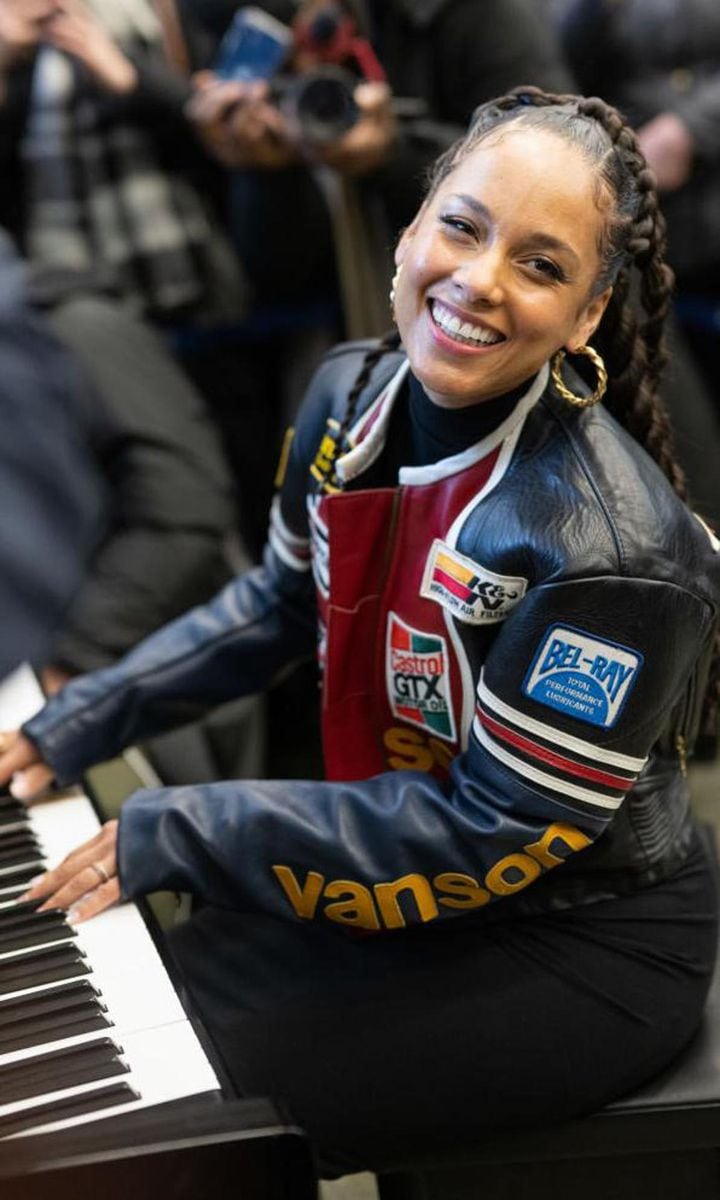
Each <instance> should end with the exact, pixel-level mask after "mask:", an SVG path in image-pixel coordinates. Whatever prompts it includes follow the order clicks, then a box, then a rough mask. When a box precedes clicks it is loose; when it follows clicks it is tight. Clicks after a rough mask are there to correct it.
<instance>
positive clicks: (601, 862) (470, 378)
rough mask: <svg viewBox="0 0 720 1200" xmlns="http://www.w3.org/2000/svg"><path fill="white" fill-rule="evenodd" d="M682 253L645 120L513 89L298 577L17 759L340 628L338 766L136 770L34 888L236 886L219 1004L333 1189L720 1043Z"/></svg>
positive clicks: (340, 376)
mask: <svg viewBox="0 0 720 1200" xmlns="http://www.w3.org/2000/svg"><path fill="white" fill-rule="evenodd" d="M663 241H664V226H663V221H662V217H661V216H660V214H659V212H658V207H657V198H656V196H655V192H654V188H653V181H652V176H651V175H650V174H649V172H648V171H647V170H646V168H645V165H644V162H643V159H642V157H641V155H640V153H639V151H638V148H637V144H636V142H635V139H634V136H633V134H632V132H631V131H630V130H629V129H628V128H627V127H626V126H625V125H624V124H623V122H622V120H621V118H620V117H619V115H618V114H617V113H616V112H615V111H614V110H612V109H610V108H608V107H607V106H605V105H604V104H603V103H602V102H601V101H599V100H585V99H583V98H581V97H571V96H570V97H569V96H552V95H547V94H545V93H541V92H537V91H533V90H531V89H523V90H521V91H519V92H516V93H513V94H511V95H509V96H506V97H503V98H501V99H500V100H498V101H496V102H494V103H492V104H489V105H485V106H483V107H482V108H481V109H479V110H478V112H477V113H476V115H475V119H474V121H473V124H472V126H471V128H470V130H469V132H468V134H467V136H466V137H465V138H464V139H463V140H462V141H461V142H460V143H458V145H456V146H455V147H453V148H452V149H451V150H450V151H449V152H448V154H447V155H446V156H445V157H444V158H442V159H441V160H440V162H439V163H438V166H437V169H436V172H435V175H434V178H433V180H432V181H431V184H430V188H429V192H428V196H427V198H426V200H425V202H424V204H423V206H422V208H421V210H420V212H419V213H418V214H417V217H416V218H415V220H414V221H413V222H412V223H411V225H410V226H409V227H408V229H407V230H406V231H405V233H404V234H403V236H402V238H401V240H400V243H399V245H398V248H397V262H398V275H397V276H396V280H395V286H394V301H393V304H394V313H395V318H396V321H397V330H396V331H393V333H392V334H391V335H389V336H388V337H387V338H385V339H384V340H383V341H381V342H379V343H372V344H362V345H357V344H356V345H350V346H341V347H339V348H338V349H337V350H335V351H334V352H333V353H332V354H330V355H329V356H328V358H327V359H326V361H325V363H324V364H323V366H322V367H321V369H320V371H319V372H318V375H317V377H316V379H315V381H314V383H313V385H312V387H311V389H310V394H309V396H308V398H307V401H306V404H305V406H304V408H303V410H302V413H301V415H300V418H299V421H298V428H297V430H296V432H295V435H294V437H292V438H290V439H289V440H288V443H287V446H288V452H287V455H286V462H285V464H284V467H283V471H282V474H283V476H284V478H283V480H282V483H281V486H280V490H279V493H278V496H277V498H276V501H275V504H274V508H273V516H272V522H271V528H270V533H269V541H268V547H267V551H266V557H265V561H264V565H263V567H262V568H261V569H259V570H257V571H255V572H252V573H251V574H249V575H246V576H244V577H242V578H240V579H238V580H237V581H236V582H235V583H233V584H232V585H231V586H230V587H229V588H228V589H226V590H225V591H224V592H223V593H221V595H220V596H218V597H217V599H216V600H215V601H214V602H213V603H212V604H210V605H208V606H207V607H206V608H204V609H196V610H194V611H193V612H191V613H189V614H187V616H185V617H184V618H182V619H181V620H180V621H178V622H176V623H175V624H174V625H172V626H170V627H168V628H167V629H165V630H164V631H161V632H160V633H159V634H156V635H155V636H154V637H153V638H151V639H149V640H148V641H147V642H146V643H144V644H143V645H141V646H140V647H138V648H137V649H136V650H135V651H134V652H133V653H132V654H131V655H129V656H128V657H127V658H126V659H125V660H124V661H123V662H121V663H120V664H119V665H117V666H116V667H113V668H112V669H110V670H107V671H103V672H98V673H96V674H93V675H89V676H87V677H85V678H84V679H80V680H77V681H75V682H73V683H72V684H70V685H69V686H68V687H67V688H66V689H65V690H64V692H63V693H61V694H60V696H58V697H57V698H55V699H54V700H53V701H51V702H50V703H49V704H48V705H47V707H46V709H45V710H44V711H43V712H42V713H41V714H40V715H39V716H38V717H36V718H34V719H33V720H32V721H30V722H29V723H28V724H27V725H26V726H25V728H24V731H23V733H22V734H20V735H19V736H17V737H16V738H15V740H14V742H13V743H12V744H11V745H10V746H9V748H8V749H7V750H6V751H5V752H4V754H3V755H2V756H0V781H2V779H3V778H9V777H10V776H11V775H12V774H13V772H15V781H14V783H13V789H14V791H15V792H16V793H20V792H21V791H22V792H23V793H24V794H25V795H28V794H30V793H31V792H32V791H33V790H34V789H35V788H36V787H37V785H38V784H39V783H40V782H42V781H43V780H46V779H47V777H48V776H49V775H51V774H53V773H54V774H55V775H56V777H57V778H58V779H59V780H60V782H62V783H64V782H68V781H70V780H72V779H75V778H77V777H78V776H79V775H80V774H81V772H82V771H83V770H84V769H85V767H86V766H88V765H89V764H91V763H92V762H95V761H97V760H98V759H101V758H105V757H108V756H109V755H111V754H113V753H115V752H117V750H118V749H119V748H120V747H121V746H122V745H125V744H127V743H128V742H130V741H133V740H136V739H138V738H140V737H146V736H148V734H150V733H153V732H157V731H159V730H160V729H162V728H167V727H168V726H169V725H171V724H172V723H173V722H176V723H179V722H180V721H182V720H186V719H187V717H188V715H189V713H190V712H191V711H193V712H194V711H196V708H197V707H198V706H201V705H209V704H213V703H218V702H220V701H222V700H225V699H228V698H230V697H232V696H237V695H238V694H240V693H242V692H250V691H254V690H257V689H258V688H260V687H263V686H266V685H267V684H268V683H269V682H270V681H271V679H272V678H273V677H274V676H275V674H276V673H277V672H278V671H279V670H281V669H283V668H285V667H286V666H287V665H288V664H290V663H291V662H292V661H293V660H296V659H297V658H299V657H301V656H302V655H303V654H309V653H311V652H312V651H313V648H314V646H315V645H316V646H317V653H318V657H319V661H320V664H321V667H322V670H323V691H322V708H323V740H324V752H325V764H326V772H327V776H328V779H327V781H326V782H323V783H318V782H310V781H308V782H304V781H290V782H287V781H286V782H274V781H267V780H263V781H255V782H249V781H235V782H226V783H222V784H217V785H213V786H208V787H188V788H177V789H160V790H158V791H154V792H140V793H138V794H137V795H135V796H134V797H132V798H131V800H130V801H129V802H128V803H127V805H126V806H125V808H124V810H123V812H122V814H121V817H120V821H119V825H118V826H117V827H116V826H115V825H113V824H110V825H108V826H106V827H105V830H104V831H103V833H102V834H101V835H100V836H99V837H98V838H97V839H95V841H93V842H91V843H88V844H87V845H85V846H83V847H80V848H79V849H78V850H77V851H76V852H75V853H74V854H73V855H72V856H70V858H69V859H67V860H66V861H65V862H64V863H62V864H60V866H59V867H58V868H57V869H55V870H54V871H52V872H51V873H50V874H48V875H46V876H45V877H43V878H42V879H41V880H39V881H38V882H37V883H36V884H35V885H34V886H33V888H32V889H31V891H30V893H29V895H30V897H31V898H33V899H35V898H38V899H43V898H44V905H45V907H53V906H54V905H57V904H61V905H63V906H67V907H72V909H73V913H74V915H75V917H76V919H78V920H83V919H87V918H88V917H90V916H92V915H93V914H94V913H96V912H99V911H101V910H102V909H103V908H105V907H107V905H108V904H109V903H111V902H113V901H114V900H115V899H117V897H118V896H122V897H130V896H138V895H142V894H143V893H145V892H147V891H151V890H155V889H157V888H171V889H182V890H186V891H190V892H193V893H194V894H195V895H197V896H198V897H200V898H201V899H202V902H203V903H202V907H201V908H200V909H199V910H198V911H197V912H196V913H195V915H194V916H193V918H192V919H191V920H190V921H189V922H188V923H187V925H185V926H184V927H182V928H181V929H179V930H178V931H176V932H175V933H174V934H173V938H172V942H173V948H174V951H175V953H176V955H177V958H178V961H179V962H180V965H181V967H182V969H183V970H184V972H185V975H186V978H187V980H188V983H189V985H190V987H191V990H192V992H193V993H194V996H195V998H196V1000H197V1001H198V1003H199V1005H200V1008H201V1010H202V1012H203V1014H204V1017H205V1020H206V1022H207V1024H208V1025H209V1027H210V1030H211V1032H212V1033H213V1035H214V1036H215V1037H216V1039H217V1040H218V1042H219V1044H220V1046H221V1049H222V1051H223V1053H224V1057H225V1060H226V1062H227V1065H228V1067H229V1069H230V1071H231V1073H232V1075H233V1078H234V1079H235V1081H236V1084H237V1086H238V1088H239V1089H240V1090H241V1091H242V1092H243V1093H245V1094H247V1093H251V1092H257V1093H262V1094H268V1093H269V1094H272V1095H275V1096H278V1097H281V1098H282V1099H283V1100H284V1101H285V1102H286V1104H287V1105H288V1107H289V1108H290V1110H291V1112H292V1113H293V1115H294V1117H295V1119H296V1120H297V1121H298V1123H300V1124H301V1125H303V1126H304V1127H305V1128H306V1129H307V1130H308V1132H309V1134H310V1136H311V1138H312V1140H313V1142H314V1145H315V1148H316V1151H317V1154H318V1161H319V1162H320V1164H321V1166H322V1168H323V1169H324V1170H325V1171H326V1172H328V1173H338V1172H342V1171H345V1170H353V1169H355V1170H357V1169H359V1168H363V1167H364V1168H367V1167H370V1168H374V1169H386V1168H388V1167H391V1166H393V1165H394V1164H397V1163H403V1164H407V1163H408V1162H413V1161H420V1160H421V1159H422V1157H423V1156H424V1155H427V1154H430V1155H432V1154H435V1153H437V1152H439V1151H447V1150H448V1149H452V1147H453V1146H455V1145H460V1144H467V1143H468V1142H470V1141H472V1140H473V1139H476V1138H478V1137H481V1136H482V1135H483V1134H484V1133H486V1132H487V1130H489V1129H495V1128H498V1127H502V1126H508V1125H511V1124H513V1123H514V1122H516V1121H522V1122H523V1123H524V1124H527V1123H528V1122H532V1121H537V1122H539V1121H544V1122H547V1121H549V1120H559V1119H563V1118H567V1117H570V1116H573V1115H577V1114H580V1113H583V1112H586V1111H588V1110H590V1109H592V1108H595V1107H598V1106H600V1105H602V1104H604V1103H606V1102H607V1101H609V1100H611V1099H613V1098H614V1097H617V1096H619V1095H620V1094H621V1093H622V1092H623V1091H625V1090H627V1089H629V1088H632V1087H634V1086H636V1085H637V1084H639V1083H640V1082H642V1081H643V1080H645V1079H647V1078H648V1077H649V1076H651V1075H652V1074H653V1073H655V1072H656V1071H658V1070H660V1069H661V1068H662V1067H663V1066H664V1065H665V1064H667V1063H668V1062H669V1061H670V1059H671V1058H672V1057H673V1056H674V1055H675V1054H676V1053H677V1052H678V1050H679V1049H680V1048H681V1047H682V1046H683V1045H684V1043H685V1042H686V1041H687V1040H688V1038H689V1037H690V1036H691V1035H692V1033H693V1031H694V1030H695V1028H696V1026H697V1023H698V1020H699V1017H700V1013H701V1011H702V1007H703V1003H704V999H705V995H706V991H707V987H708V984H709V980H710V977H711V974H712V969H713V963H714V956H715V947H716V941H717V913H716V905H717V901H716V895H715V888H714V883H713V876H712V869H711V867H710V865H709V864H708V862H707V861H706V859H705V855H704V851H703V849H702V846H701V844H700V841H699V839H698V837H697V832H696V829H695V827H694V824H693V820H692V817H691V815H690V812H689V804H688V791H687V782H686V779H685V764H686V758H687V755H688V753H689V752H690V750H691V747H692V742H693V738H694V736H695V733H696V731H697V728H698V724H699V722H700V719H701V710H702V711H704V719H706V720H708V721H709V720H712V719H714V713H715V707H716V686H715V683H714V681H713V684H712V686H711V687H710V688H708V687H707V682H708V673H709V672H710V670H711V669H712V670H713V672H714V671H715V668H714V667H713V666H712V663H713V662H714V639H715V629H716V625H717V617H718V607H719V605H720V558H719V557H718V554H717V542H715V541H714V539H713V538H712V537H710V536H708V533H707V530H706V529H705V528H704V527H703V525H702V524H701V522H699V521H698V520H697V519H696V518H695V517H694V516H693V515H692V514H691V513H690V512H689V511H688V510H687V508H686V507H685V505H684V503H683V501H682V499H681V494H682V487H683V484H682V477H681V475H680V473H679V472H678V469H677V467H676V466H675V464H674V461H673V458H672V453H671V447H670V438H669V428H668V423H667V418H666V417H665V415H664V413H663V411H662V409H661V408H660V407H659V405H658V402H657V399H656V390H657V382H658V376H659V373H660V368H661V366H662V361H663V350H662V341H661V335H662V323H663V317H664V314H665V311H666V309H667V306H668V302H669V295H670V287H671V276H670V274H669V272H668V270H667V268H666V267H665V265H664V263H663V258H662V252H663ZM636 269H637V273H638V282H639V287H638V291H639V297H640V307H639V310H638V315H637V316H635V315H634V314H633V311H632V310H631V309H630V307H629V306H628V304H627V297H628V293H629V289H630V285H631V277H632V273H633V271H635V270H636ZM591 339H592V342H593V345H588V342H589V341H590V340H591ZM566 354H567V355H569V356H572V355H573V354H577V355H580V359H579V361H581V362H582V363H585V362H588V363H590V364H593V365H594V367H595V372H596V374H595V376H594V379H593V382H592V385H588V383H587V382H585V381H583V379H582V378H581V376H580V374H579V373H577V372H576V371H575V370H573V369H572V368H571V367H570V366H569V364H568V361H567V359H566V358H565V355H566ZM603 396H604V397H605V400H606V403H604V404H602V405H600V404H598V403H597V402H598V401H599V400H600V398H601V397H603ZM653 460H654V461H653ZM713 680H714V675H713ZM706 693H707V700H706V703H705V705H704V708H703V696H704V695H705V694H706ZM274 736H276V737H277V738H282V736H283V730H276V731H274ZM88 889H89V890H88ZM358 934H362V936H358Z"/></svg>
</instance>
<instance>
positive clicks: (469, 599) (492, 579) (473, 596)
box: [420, 538, 528, 625]
mask: <svg viewBox="0 0 720 1200" xmlns="http://www.w3.org/2000/svg"><path fill="white" fill-rule="evenodd" d="M527 583H528V581H527V579H522V578H520V577H515V576H512V575H496V574H495V572H494V571H490V570H489V569H488V568H487V567H481V566H480V565H479V563H476V562H473V561H472V559H470V558H466V557H465V555H464V554H459V553H458V551H457V550H453V549H452V548H451V547H450V546H447V545H446V544H445V542H443V541H441V540H440V539H439V538H436V539H435V541H434V542H433V544H432V548H431V550H430V553H429V555H428V558H427V562H426V564H425V573H424V575H423V581H422V585H421V587H420V595H421V596H425V597H426V598H427V599H428V600H435V601H436V602H437V603H438V604H441V605H442V606H443V608H446V609H447V610H448V612H450V613H452V615H453V616H454V617H457V618H458V620H459V621H465V622H466V623H467V624H468V625H488V624H491V623H492V622H494V621H504V620H505V617H507V616H508V614H509V613H511V612H512V610H513V609H514V608H515V605H516V604H519V603H520V601H521V600H522V598H523V596H524V595H525V592H526V590H527Z"/></svg>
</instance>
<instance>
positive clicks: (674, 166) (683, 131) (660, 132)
mask: <svg viewBox="0 0 720 1200" xmlns="http://www.w3.org/2000/svg"><path fill="white" fill-rule="evenodd" d="M637 137H638V142H639V143H640V149H641V150H642V152H643V154H644V155H645V158H646V160H647V165H648V166H649V168H650V170H651V171H652V172H653V174H654V175H655V178H656V179H657V185H658V188H659V190H660V191H661V192H676V191H677V190H678V188H681V187H682V186H683V184H685V183H687V181H688V179H689V178H690V173H691V171H692V166H693V159H694V157H695V143H694V140H693V136H692V134H691V132H690V130H689V129H688V127H687V125H686V124H685V122H684V121H683V120H682V119H681V118H680V117H678V116H677V115H676V114H675V113H672V112H663V113H659V114H658V116H657V117H653V119H652V121H648V122H647V124H645V125H643V126H642V128H641V129H639V130H638V131H637Z"/></svg>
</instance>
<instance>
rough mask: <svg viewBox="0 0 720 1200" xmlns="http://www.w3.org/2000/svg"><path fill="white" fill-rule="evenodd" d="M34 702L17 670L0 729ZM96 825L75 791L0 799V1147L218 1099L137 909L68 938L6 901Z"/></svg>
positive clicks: (26, 678) (33, 685)
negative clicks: (25, 800)
mask: <svg viewBox="0 0 720 1200" xmlns="http://www.w3.org/2000/svg"><path fill="white" fill-rule="evenodd" d="M42 702H43V699H42V693H41V692H40V689H39V687H38V685H37V682H36V680H35V677H34V675H33V674H32V672H31V671H30V670H29V668H20V669H19V670H18V671H16V672H14V674H13V675H11V676H10V677H8V679H7V680H6V681H5V682H4V683H3V684H2V685H1V686H0V729H7V728H14V727H16V726H17V725H18V724H19V723H20V722H22V721H24V720H26V719H27V718H28V717H29V716H30V715H32V713H33V712H35V711H37V709H38V707H40V705H41V704H42ZM99 824H100V822H99V820H98V817H97V815H96V813H95V810H94V807H93V805H92V803H91V801H90V800H89V798H88V797H87V796H86V795H84V794H83V793H82V792H81V791H79V790H78V791H76V792H74V794H70V795H67V796H65V797H63V798H62V799H52V800H49V801H47V802H45V803H41V804H38V805H36V806H34V807H31V808H26V807H25V806H24V805H23V804H22V803H21V802H19V801H16V800H14V799H13V797H12V796H10V795H9V794H5V795H0V1140H1V1139H4V1138H9V1137H17V1136H19V1135H27V1134H28V1133H30V1132H32V1133H45V1132H52V1131H58V1130H61V1129H63V1128H67V1127H70V1126H72V1127H74V1128H76V1127H77V1126H78V1125H79V1124H82V1123H84V1122H89V1121H97V1120H99V1119H102V1118H107V1117H111V1116H116V1115H117V1114H119V1113H129V1112H133V1111H135V1110H138V1109H141V1108H145V1107H150V1106H155V1105H158V1104H164V1103H167V1102H170V1101H176V1100H179V1099H181V1098H183V1097H189V1096H198V1095H201V1094H204V1093H208V1094H210V1093H216V1094H217V1093H218V1092H219V1088H220V1085H219V1083H218V1078H217V1075H216V1072H215V1070H214V1069H213V1066H212V1065H211V1063H210V1061H209V1059H208V1057H207V1054H206V1053H205V1050H204V1048H203V1046H202V1045H201V1042H200V1040H199V1039H198V1036H197V1034H196V1032H195V1030H194V1028H193V1026H192V1024H191V1023H190V1021H189V1020H188V1018H187V1016H186V1014H185V1011H184V1009H183V1007H182V1005H181V1003H180V1001H179V999H178V996H177V993H176V991H175V988H174V986H173V984H172V982H171V979H170V977H169V975H168V973H167V971H166V969H165V967H164V965H163V962H162V960H161V958H160V955H159V953H158V951H157V949H156V947H155V943H154V941H153V938H152V937H151V935H150V933H149V931H148V929H147V927H146V924H145V922H144V920H143V918H142V916H141V913H140V911H139V909H138V908H137V906H135V905H133V904H124V905H121V906H119V907H117V908H114V909H111V910H109V911H108V912H107V913H103V914H101V916H99V917H97V918H95V919H94V920H91V921H89V922H88V923H86V924H83V925H80V926H79V927H78V928H73V927H72V926H71V925H70V924H69V923H68V921H67V919H66V916H65V914H64V913H62V912H54V913H47V914H43V913H37V912H35V911H34V909H35V907H36V905H28V904H22V903H20V902H19V901H18V897H19V896H21V895H22V893H23V891H24V890H25V889H26V888H27V886H28V883H29V881H30V879H32V878H33V877H34V876H35V875H38V874H40V873H41V872H42V871H44V870H47V869H49V868H50V867H53V866H55V865H56V864H57V863H58V862H59V861H60V860H61V859H62V858H63V857H64V856H65V854H67V853H68V851H70V850H72V849H73V848H74V847H76V846H77V845H79V844H80V842H82V841H85V840H86V839H87V838H89V837H92V836H93V835H94V834H95V833H96V832H97V830H98V828H99Z"/></svg>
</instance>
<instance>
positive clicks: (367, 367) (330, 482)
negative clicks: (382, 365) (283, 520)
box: [318, 329, 400, 491]
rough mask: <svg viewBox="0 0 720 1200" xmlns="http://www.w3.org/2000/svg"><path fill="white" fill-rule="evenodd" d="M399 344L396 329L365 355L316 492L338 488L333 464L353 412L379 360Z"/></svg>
mask: <svg viewBox="0 0 720 1200" xmlns="http://www.w3.org/2000/svg"><path fill="white" fill-rule="evenodd" d="M399 344H400V335H399V333H398V331H397V329H391V330H388V332H387V333H386V334H384V335H383V337H382V338H381V339H380V341H379V342H376V344H375V345H374V346H372V347H371V348H370V349H369V350H368V352H367V353H366V355H365V357H364V359H363V362H362V366H361V368H360V370H359V372H358V374H357V377H356V379H355V382H354V383H353V385H352V387H351V389H350V391H349V392H348V398H347V400H346V402H345V411H344V412H343V416H342V420H341V422H340V425H339V426H338V427H337V428H336V429H335V430H334V431H333V433H332V443H333V447H332V450H331V452H330V453H329V454H328V455H327V457H326V458H325V468H324V471H323V474H322V478H321V480H320V481H319V483H318V491H326V490H335V489H336V488H337V487H338V481H337V477H336V475H335V463H336V462H337V460H338V458H339V457H340V455H341V453H342V452H343V450H344V449H345V446H346V444H347V437H348V433H349V432H350V429H351V428H352V424H353V421H354V420H355V412H356V409H357V405H358V400H359V399H360V397H361V395H362V393H363V391H364V389H365V388H366V386H367V384H368V383H369V381H370V376H371V375H372V373H373V370H374V369H375V366H376V365H377V363H379V362H380V359H381V358H382V357H383V356H384V355H385V354H387V353H388V352H389V351H390V350H396V349H397V347H398V346H399Z"/></svg>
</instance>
